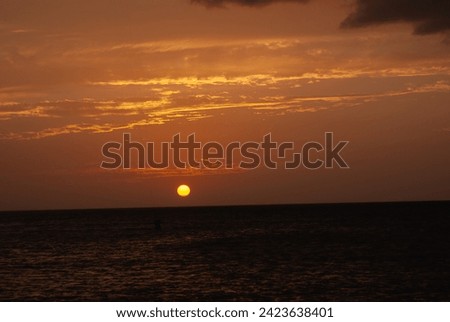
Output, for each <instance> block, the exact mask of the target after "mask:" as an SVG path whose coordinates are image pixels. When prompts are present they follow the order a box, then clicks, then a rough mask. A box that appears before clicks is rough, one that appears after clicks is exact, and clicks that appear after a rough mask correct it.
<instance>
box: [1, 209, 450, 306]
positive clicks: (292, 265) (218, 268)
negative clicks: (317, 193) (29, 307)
mask: <svg viewBox="0 0 450 322" xmlns="http://www.w3.org/2000/svg"><path fill="white" fill-rule="evenodd" d="M449 210H450V202H417V203H368V204H328V205H279V206H235V207H232V206H227V207H192V208H148V209H104V210H66V211H36V212H3V213H0V300H1V301H450V288H449V286H448V281H449V280H450V256H449V255H450V211H449Z"/></svg>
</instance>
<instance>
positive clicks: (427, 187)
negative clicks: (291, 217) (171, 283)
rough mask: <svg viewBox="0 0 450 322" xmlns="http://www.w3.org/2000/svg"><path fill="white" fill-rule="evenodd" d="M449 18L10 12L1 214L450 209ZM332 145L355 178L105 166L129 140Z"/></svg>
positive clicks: (211, 5) (396, 12)
mask: <svg viewBox="0 0 450 322" xmlns="http://www.w3.org/2000/svg"><path fill="white" fill-rule="evenodd" d="M448 12H450V3H449V2H448V1H447V0H433V1H419V0H414V1H411V0H408V1H406V0H389V1H388V0H290V1H289V0H285V1H281V0H280V1H276V0H192V1H191V0H126V1H125V0H116V1H109V0H108V1H107V0H90V1H85V0H76V1H75V0H42V1H38V2H37V1H31V0H23V1H15V0H0V148H1V151H2V157H1V158H0V168H1V170H0V210H36V209H73V208H115V207H160V206H164V207H165V206H169V207H172V206H174V207H177V206H194V205H199V206H202V205H205V206H207V205H241V204H297V203H335V202H372V201H417V200H449V199H450V184H449V183H450V171H449V164H450V149H449V147H450V113H449V108H450V106H449V105H450V16H449V15H448ZM329 132H331V133H333V136H334V140H335V141H336V143H337V142H339V141H347V142H348V144H347V145H346V146H345V148H344V149H343V150H342V151H341V156H342V157H343V158H344V159H345V161H346V162H347V163H348V168H341V167H339V166H337V164H336V163H335V164H334V167H333V168H325V167H321V168H319V169H316V170H311V169H305V168H304V167H299V168H297V169H286V168H285V167H284V166H283V164H281V163H280V164H279V166H278V167H277V169H268V168H267V167H265V166H259V167H257V168H256V169H242V168H239V167H238V166H237V164H233V165H232V166H231V167H230V168H227V169H226V168H224V167H222V168H217V169H206V168H204V167H200V168H192V167H189V168H186V169H179V168H176V167H175V166H173V165H170V166H169V167H168V168H166V169H154V168H152V167H148V166H147V167H146V168H145V169H139V168H138V167H137V164H133V167H131V169H122V168H118V169H103V168H101V167H100V165H101V164H102V162H103V161H105V160H107V159H106V158H105V156H104V155H103V154H102V147H103V146H104V145H105V144H106V143H108V142H122V138H123V135H124V133H129V134H130V135H131V137H132V140H133V141H136V142H140V143H142V144H145V143H146V142H154V143H155V146H158V147H159V146H160V143H161V142H170V141H171V140H172V138H173V136H174V135H176V134H177V133H179V134H180V136H181V138H183V139H186V138H187V136H188V135H190V134H192V133H194V134H195V135H196V139H197V140H198V141H200V142H201V143H202V144H205V143H207V142H219V143H220V144H222V145H224V146H226V145H227V144H228V143H230V142H233V141H239V142H250V141H253V142H261V141H262V140H263V137H264V136H265V135H266V134H268V133H271V136H272V138H273V140H275V141H277V142H293V143H294V144H295V147H296V148H301V147H302V145H303V144H305V143H306V142H310V141H315V142H319V143H323V142H324V138H325V133H329ZM135 152H136V151H134V152H133V153H134V154H133V153H132V154H131V157H133V156H134V157H135V158H136V153H135ZM160 152H161V151H160V150H158V149H157V151H156V152H155V153H156V154H157V155H160ZM321 156H323V155H322V154H321V153H319V152H318V153H316V154H314V155H312V158H313V159H315V158H320V157H321ZM180 184H187V185H189V186H190V187H191V194H190V195H189V197H186V198H181V197H179V196H177V194H176V189H177V187H178V186H179V185H180Z"/></svg>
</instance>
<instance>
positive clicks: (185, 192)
mask: <svg viewBox="0 0 450 322" xmlns="http://www.w3.org/2000/svg"><path fill="white" fill-rule="evenodd" d="M177 193H178V195H179V196H180V197H187V196H189V194H190V193H191V188H189V186H188V185H185V184H182V185H180V186H178V188H177Z"/></svg>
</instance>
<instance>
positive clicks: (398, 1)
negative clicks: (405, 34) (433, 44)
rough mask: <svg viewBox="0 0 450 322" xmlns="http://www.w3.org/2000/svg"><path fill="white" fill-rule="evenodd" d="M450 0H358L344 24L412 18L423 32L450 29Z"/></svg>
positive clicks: (410, 19)
mask: <svg viewBox="0 0 450 322" xmlns="http://www.w3.org/2000/svg"><path fill="white" fill-rule="evenodd" d="M449 12H450V1H448V0H429V1H424V0H357V2H356V9H355V11H354V12H352V13H351V14H350V15H349V16H348V17H347V18H346V19H345V20H344V21H343V22H342V24H341V27H343V28H358V27H365V26H370V25H376V24H383V23H391V22H410V23H413V24H414V26H415V29H414V33H415V34H419V35H425V34H432V33H439V32H445V31H448V30H450V14H449Z"/></svg>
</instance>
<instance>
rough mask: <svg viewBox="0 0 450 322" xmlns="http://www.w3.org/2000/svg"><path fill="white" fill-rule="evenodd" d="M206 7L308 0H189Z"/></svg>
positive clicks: (306, 0) (302, 1)
mask: <svg viewBox="0 0 450 322" xmlns="http://www.w3.org/2000/svg"><path fill="white" fill-rule="evenodd" d="M191 1H192V2H194V3H199V4H202V5H205V6H207V7H223V6H225V5H226V4H239V5H243V6H249V7H256V6H265V5H268V4H272V3H276V2H298V3H306V2H308V1H309V0H191Z"/></svg>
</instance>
